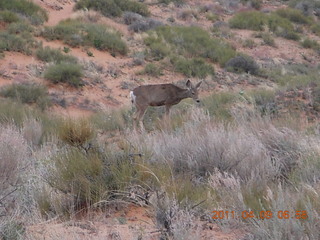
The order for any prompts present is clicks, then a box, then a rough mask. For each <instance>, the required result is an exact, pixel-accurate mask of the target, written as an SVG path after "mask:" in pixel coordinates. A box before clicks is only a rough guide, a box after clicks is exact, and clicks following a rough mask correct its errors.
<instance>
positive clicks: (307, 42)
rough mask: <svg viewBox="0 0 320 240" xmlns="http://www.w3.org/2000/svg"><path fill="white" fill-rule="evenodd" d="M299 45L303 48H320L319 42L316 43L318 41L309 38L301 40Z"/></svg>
mask: <svg viewBox="0 0 320 240" xmlns="http://www.w3.org/2000/svg"><path fill="white" fill-rule="evenodd" d="M301 45H302V47H304V48H312V49H315V50H319V49H320V44H319V43H318V41H317V40H313V39H310V38H305V39H304V40H303V41H302V42H301Z"/></svg>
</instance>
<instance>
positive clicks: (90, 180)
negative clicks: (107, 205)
mask: <svg viewBox="0 0 320 240" xmlns="http://www.w3.org/2000/svg"><path fill="white" fill-rule="evenodd" d="M52 161H54V167H53V169H51V171H50V173H49V174H48V176H47V181H48V183H49V184H50V186H51V187H52V188H53V189H55V190H59V191H60V192H62V193H64V194H65V199H64V200H63V199H62V201H66V199H67V198H68V196H70V197H71V198H72V202H71V206H69V209H66V211H69V214H70V213H72V212H71V211H72V210H79V209H83V208H86V207H89V206H90V205H91V204H93V203H96V202H98V201H99V200H101V199H102V196H103V195H104V193H105V192H106V190H107V185H106V182H105V179H104V175H103V162H102V160H101V159H100V158H99V156H98V155H97V154H85V153H83V152H82V151H81V150H79V149H75V148H73V149H67V150H65V151H63V152H61V153H59V154H57V155H56V156H54V157H53V159H52Z"/></svg>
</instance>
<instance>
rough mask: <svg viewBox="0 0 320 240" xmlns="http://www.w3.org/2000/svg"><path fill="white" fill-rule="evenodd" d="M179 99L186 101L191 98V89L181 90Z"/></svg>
mask: <svg viewBox="0 0 320 240" xmlns="http://www.w3.org/2000/svg"><path fill="white" fill-rule="evenodd" d="M178 97H179V99H181V100H182V99H185V98H189V97H190V90H189V89H181V90H180V91H179V93H178Z"/></svg>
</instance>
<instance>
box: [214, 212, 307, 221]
mask: <svg viewBox="0 0 320 240" xmlns="http://www.w3.org/2000/svg"><path fill="white" fill-rule="evenodd" d="M251 218H255V219H272V218H278V219H304V220H305V219H308V213H307V211H288V210H280V211H260V212H255V211H241V212H236V211H227V210H223V211H219V210H215V211H212V219H221V220H222V219H251Z"/></svg>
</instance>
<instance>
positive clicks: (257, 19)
mask: <svg viewBox="0 0 320 240" xmlns="http://www.w3.org/2000/svg"><path fill="white" fill-rule="evenodd" d="M266 23H267V19H266V15H265V14H263V13H261V12H258V11H247V12H241V13H238V14H236V15H235V16H233V17H232V18H231V19H230V20H229V25H230V27H231V28H239V29H250V30H254V31H263V30H264V26H265V25H266Z"/></svg>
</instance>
